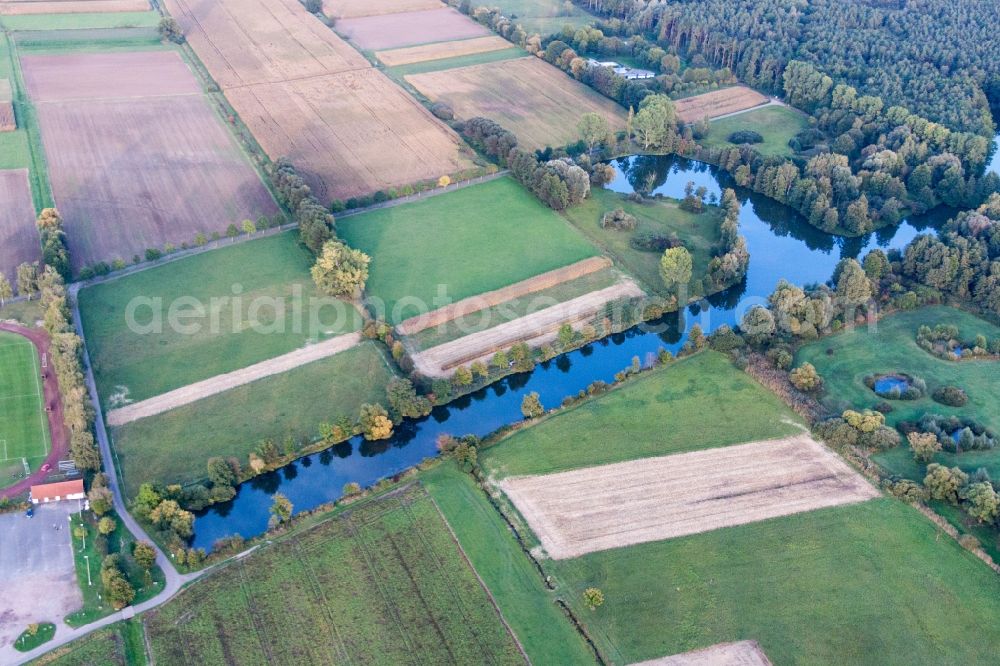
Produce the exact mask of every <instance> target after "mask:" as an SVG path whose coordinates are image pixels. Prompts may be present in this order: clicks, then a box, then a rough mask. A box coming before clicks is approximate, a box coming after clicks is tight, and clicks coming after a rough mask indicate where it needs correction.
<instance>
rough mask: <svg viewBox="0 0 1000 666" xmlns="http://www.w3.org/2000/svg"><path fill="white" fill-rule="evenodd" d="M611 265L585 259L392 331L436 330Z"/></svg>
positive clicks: (447, 307)
mask: <svg viewBox="0 0 1000 666" xmlns="http://www.w3.org/2000/svg"><path fill="white" fill-rule="evenodd" d="M610 265H611V261H610V260H608V259H607V258H605V257H589V258H587V259H584V260H582V261H578V262H576V263H574V264H570V265H569V266H563V267H562V268H557V269H555V270H552V271H548V272H547V273H542V274H541V275H536V276H535V277H532V278H528V279H527V280H522V281H521V282H518V283H516V284H512V285H509V286H507V287H502V288H500V289H495V290H493V291H490V292H487V293H485V294H479V295H478V296H472V297H470V298H463V299H462V300H460V301H458V302H456V303H452V304H451V305H446V306H445V307H443V308H438V309H437V310H433V311H431V312H428V313H427V314H423V315H418V316H416V317H412V318H410V319H407V320H406V321H404V322H403V323H401V324H400V325H399V326H397V327H396V332H397V333H399V334H400V335H413V334H415V333H419V332H420V331H422V330H424V329H427V328H430V327H432V326H440V325H441V324H444V323H446V322H449V321H452V320H453V319H458V318H459V317H465V316H467V315H470V314H472V313H474V312H479V311H480V310H484V309H486V308H489V307H492V306H494V305H499V304H501V303H505V302H507V301H511V300H514V299H515V298H520V297H522V296H527V295H528V294H533V293H535V292H539V291H542V290H544V289H548V288H549V287H554V286H556V285H559V284H562V283H563V282H567V281H569V280H574V279H576V278H580V277H583V276H585V275H589V274H591V273H596V272H597V271H600V270H603V269H605V268H607V267H608V266H610Z"/></svg>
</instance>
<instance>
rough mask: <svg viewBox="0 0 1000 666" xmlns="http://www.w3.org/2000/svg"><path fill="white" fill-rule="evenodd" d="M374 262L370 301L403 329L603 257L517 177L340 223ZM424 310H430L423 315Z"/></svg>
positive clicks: (346, 235)
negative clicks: (417, 319) (466, 301)
mask: <svg viewBox="0 0 1000 666" xmlns="http://www.w3.org/2000/svg"><path fill="white" fill-rule="evenodd" d="M337 228H338V232H339V233H340V235H341V236H342V237H343V238H344V240H345V241H347V243H349V244H350V245H351V246H352V247H356V248H358V249H360V250H363V251H364V252H366V253H367V254H368V255H369V256H371V257H372V263H371V267H370V274H369V278H368V285H367V288H366V294H367V297H368V299H369V301H374V300H375V299H377V300H378V301H380V302H381V303H383V304H384V312H385V320H386V321H389V322H391V323H398V322H401V321H403V320H404V319H407V318H408V317H411V316H415V315H417V314H421V313H422V312H424V311H429V310H435V309H437V308H439V307H442V306H444V305H447V303H444V302H439V301H438V300H435V299H436V297H437V296H439V294H440V293H441V292H440V290H439V287H440V288H441V289H443V290H444V293H445V294H446V295H447V297H448V298H449V299H450V301H449V302H454V301H457V300H460V299H463V298H467V297H469V296H475V295H477V294H482V293H484V292H487V291H492V290H494V289H499V288H501V287H505V286H507V285H510V284H513V283H515V282H519V281H521V280H525V279H527V278H530V277H534V276H535V275H538V274H540V273H544V272H546V271H550V270H553V269H556V268H561V267H563V266H566V265H568V264H571V263H574V262H576V261H580V260H581V259H585V258H587V257H591V256H594V255H596V254H597V250H596V249H595V248H594V247H593V246H592V245H591V244H590V243H589V242H588V241H587V240H586V239H585V238H584V237H583V236H582V235H580V234H579V233H577V232H576V231H575V230H574V229H573V228H572V227H571V226H570V225H568V224H567V223H566V222H565V220H563V219H562V218H561V217H559V215H557V214H556V213H555V212H553V211H552V210H551V209H549V208H547V207H546V206H544V205H543V204H541V203H540V202H539V201H538V200H537V199H535V198H534V197H533V196H532V195H531V194H530V193H529V192H528V191H527V190H525V189H524V188H523V187H521V185H520V184H518V183H517V182H516V181H515V180H514V179H513V178H510V177H506V178H499V179H496V180H492V181H490V182H487V183H483V184H480V185H474V186H471V187H466V188H463V189H460V190H455V191H453V192H449V193H448V194H442V195H439V196H435V197H431V198H429V199H425V200H423V201H418V202H415V203H408V204H404V205H402V206H394V207H390V208H383V209H381V210H376V211H372V212H369V213H363V214H361V215H352V216H350V217H344V218H341V219H340V220H338V222H337ZM421 308H424V309H423V310H422V309H421Z"/></svg>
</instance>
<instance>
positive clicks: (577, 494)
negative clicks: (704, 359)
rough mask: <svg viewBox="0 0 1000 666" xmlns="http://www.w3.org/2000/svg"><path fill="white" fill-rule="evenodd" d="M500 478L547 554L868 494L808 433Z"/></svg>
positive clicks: (574, 553) (560, 555) (566, 554)
mask: <svg viewBox="0 0 1000 666" xmlns="http://www.w3.org/2000/svg"><path fill="white" fill-rule="evenodd" d="M500 487H501V488H502V489H503V491H504V492H505V493H506V494H507V496H508V497H509V498H510V499H511V500H512V501H513V502H514V505H515V506H516V507H517V508H518V510H519V511H520V512H521V515H523V516H524V518H525V519H526V520H527V521H528V524H529V525H530V526H531V528H532V530H534V532H535V535H536V536H538V538H539V539H540V540H541V542H542V546H543V547H544V548H545V550H546V552H547V553H548V555H549V556H550V557H552V558H553V559H557V560H558V559H567V558H572V557H579V556H580V555H584V554H586V553H591V552H595V551H599V550H607V549H609V548H619V547H622V546H629V545H632V544H637V543H643V542H646V541H661V540H663V539H670V538H674V537H679V536H684V535H688V534H697V533H699V532H707V531H710V530H714V529H719V528H722V527H729V526H733V525H744V524H746V523H752V522H756V521H760V520H765V519H768V518H775V517H778V516H787V515H791V514H794V513H801V512H804V511H812V510H814V509H820V508H823V507H831V506H838V505H841V504H851V503H855V502H862V501H865V500H869V499H872V498H874V497H877V496H878V491H877V490H876V489H875V488H873V487H872V486H871V485H869V483H868V482H867V481H866V480H865V479H864V478H862V477H861V476H860V475H858V474H857V473H856V472H855V471H854V470H853V469H851V468H850V467H849V466H848V465H847V464H846V463H845V462H844V461H843V460H841V459H840V458H839V457H838V456H837V455H836V454H835V453H833V452H832V451H830V450H829V449H827V448H825V447H824V446H823V445H822V444H819V443H818V442H816V441H815V440H813V439H812V438H811V437H809V436H808V435H797V436H795V437H787V438H785V439H776V440H767V441H762V442H752V443H750V444H740V445H737V446H728V447H724V448H718V449H707V450H704V451H695V452H692V453H681V454H677V455H672V456H663V457H659V458H644V459H640V460H630V461H628V462H623V463H615V464H611V465H601V466H598V467H588V468H585V469H578V470H573V471H571V472H559V473H556V474H546V475H542V476H526V477H511V478H508V479H504V480H503V481H501V482H500Z"/></svg>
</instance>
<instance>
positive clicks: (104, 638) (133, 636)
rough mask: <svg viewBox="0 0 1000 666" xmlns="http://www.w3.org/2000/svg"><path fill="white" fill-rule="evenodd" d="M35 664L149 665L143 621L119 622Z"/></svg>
mask: <svg viewBox="0 0 1000 666" xmlns="http://www.w3.org/2000/svg"><path fill="white" fill-rule="evenodd" d="M31 663H32V666H97V665H99V666H145V665H146V649H145V646H144V645H143V628H142V621H141V620H125V621H122V622H116V623H115V624H112V625H111V626H110V627H107V628H104V629H99V630H97V631H95V632H94V633H92V634H88V635H87V636H84V637H83V638H79V639H77V640H75V641H73V642H72V643H70V644H68V645H64V646H62V647H59V648H56V649H55V650H53V651H51V652H48V653H46V654H45V655H44V656H42V657H39V658H38V659H36V660H35V661H33V662H31Z"/></svg>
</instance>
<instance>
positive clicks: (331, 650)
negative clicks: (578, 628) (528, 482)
mask: <svg viewBox="0 0 1000 666" xmlns="http://www.w3.org/2000/svg"><path fill="white" fill-rule="evenodd" d="M146 626H147V630H148V634H149V643H150V647H151V649H152V655H153V658H154V659H155V660H156V662H157V663H164V664H167V663H170V664H181V663H184V664H212V663H227V662H228V663H240V664H257V663H271V664H278V663H281V664H305V663H313V664H319V663H323V664H332V663H372V664H400V663H412V662H413V660H414V659H415V658H416V657H418V656H419V660H420V661H422V662H426V663H433V664H469V663H489V664H524V663H525V662H526V660H525V659H524V657H523V655H522V654H521V652H520V651H519V649H518V646H517V644H516V642H515V640H514V638H513V636H512V635H511V633H510V632H509V631H508V630H507V628H506V626H505V625H504V623H503V621H502V618H501V615H500V613H499V612H498V611H497V609H496V607H495V606H494V605H493V603H492V601H491V599H490V597H489V595H488V593H487V592H486V590H485V589H484V588H483V586H482V584H481V583H480V582H479V580H478V579H477V578H476V575H475V573H474V571H473V569H472V568H471V567H470V565H469V563H468V561H467V560H466V559H465V557H464V556H463V554H462V551H461V550H460V548H459V546H458V543H457V542H456V541H455V539H454V538H453V537H452V535H451V533H450V532H449V530H448V527H447V524H446V523H445V521H444V520H443V519H442V517H441V514H440V513H439V512H438V509H437V508H436V506H435V504H434V502H433V500H432V499H431V498H430V496H429V495H427V494H426V493H425V492H424V491H423V490H422V489H420V487H419V486H410V487H409V488H407V489H404V490H402V491H399V492H396V493H393V494H391V495H388V496H384V497H382V498H378V499H375V500H371V501H367V502H364V503H363V504H360V505H355V506H353V507H350V508H348V509H347V510H346V511H344V512H343V513H341V514H340V515H339V516H337V517H335V518H333V519H330V520H328V521H327V522H324V523H322V524H320V525H318V526H316V527H314V528H312V529H309V530H308V531H304V532H301V533H300V534H297V535H294V536H293V537H291V538H287V539H282V540H279V541H277V542H276V543H274V544H273V545H268V546H266V547H264V548H263V549H261V550H260V551H259V552H257V553H256V554H255V555H253V556H252V557H248V558H246V559H244V560H242V561H240V562H235V563H232V564H230V565H228V566H224V567H223V568H222V569H221V570H220V571H218V572H217V573H214V574H212V575H211V576H209V577H208V578H207V579H206V580H204V581H202V582H200V583H198V584H197V585H196V586H194V587H192V588H190V589H188V590H187V591H185V592H182V593H181V594H180V596H178V597H177V598H176V599H174V600H172V601H170V602H168V603H167V604H166V605H164V606H162V607H161V608H159V609H157V610H155V611H153V612H152V613H150V614H149V615H148V616H147V617H146Z"/></svg>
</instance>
